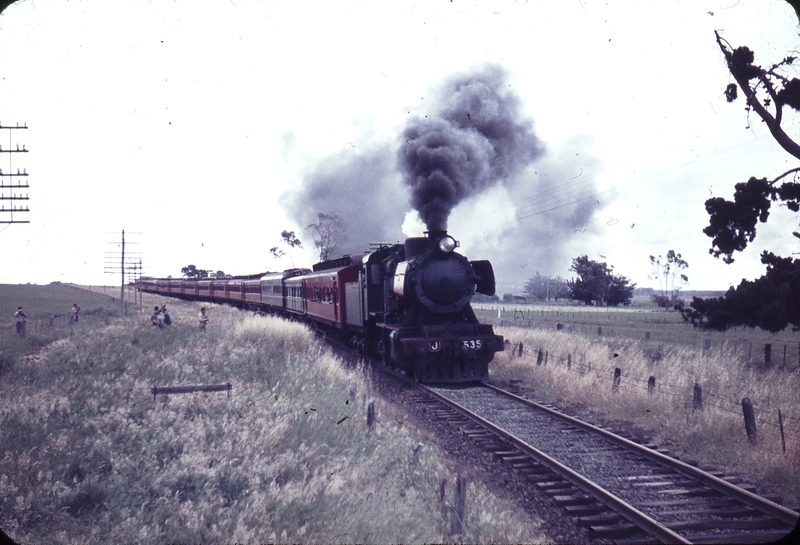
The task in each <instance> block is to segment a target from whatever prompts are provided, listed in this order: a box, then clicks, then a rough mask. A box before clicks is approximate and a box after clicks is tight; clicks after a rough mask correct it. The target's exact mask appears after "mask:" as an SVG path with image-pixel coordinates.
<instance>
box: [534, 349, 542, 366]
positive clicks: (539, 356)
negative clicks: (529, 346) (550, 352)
mask: <svg viewBox="0 0 800 545" xmlns="http://www.w3.org/2000/svg"><path fill="white" fill-rule="evenodd" d="M542 360H544V352H542V349H541V348H540V349H539V353H538V354H537V355H536V365H541V364H542Z"/></svg>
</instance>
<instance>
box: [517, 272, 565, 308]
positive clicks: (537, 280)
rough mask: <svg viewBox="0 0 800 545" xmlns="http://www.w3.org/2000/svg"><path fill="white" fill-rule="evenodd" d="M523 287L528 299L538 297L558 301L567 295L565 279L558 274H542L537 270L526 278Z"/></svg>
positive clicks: (540, 299) (541, 299) (542, 299)
mask: <svg viewBox="0 0 800 545" xmlns="http://www.w3.org/2000/svg"><path fill="white" fill-rule="evenodd" d="M523 289H524V290H525V295H527V296H528V298H529V299H538V300H539V301H549V300H550V299H555V300H556V301H558V300H559V299H566V298H568V297H569V287H568V286H567V281H566V280H564V279H563V278H561V277H560V276H556V277H550V276H544V275H542V274H540V273H539V272H538V271H537V272H536V274H535V275H533V276H532V277H531V278H529V279H528V281H527V282H526V283H525V287H524V288H523Z"/></svg>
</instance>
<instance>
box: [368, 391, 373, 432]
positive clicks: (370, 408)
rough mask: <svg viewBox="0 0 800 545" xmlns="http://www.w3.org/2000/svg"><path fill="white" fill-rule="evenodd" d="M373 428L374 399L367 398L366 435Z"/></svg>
mask: <svg viewBox="0 0 800 545" xmlns="http://www.w3.org/2000/svg"><path fill="white" fill-rule="evenodd" d="M374 427H375V399H374V398H372V397H371V398H369V401H367V433H369V432H371V431H372V429H373V428H374Z"/></svg>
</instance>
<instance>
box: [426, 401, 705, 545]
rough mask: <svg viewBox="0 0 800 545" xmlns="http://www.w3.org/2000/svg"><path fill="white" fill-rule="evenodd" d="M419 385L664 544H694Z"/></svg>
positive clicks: (468, 411) (570, 470)
mask: <svg viewBox="0 0 800 545" xmlns="http://www.w3.org/2000/svg"><path fill="white" fill-rule="evenodd" d="M418 386H420V387H421V388H422V389H423V390H424V391H425V392H426V393H428V394H430V395H431V396H433V397H435V398H436V399H438V400H440V401H441V402H443V403H445V404H446V405H448V406H449V407H452V408H453V409H455V410H456V411H458V412H459V413H461V414H462V415H464V416H465V417H467V418H469V419H470V420H472V421H474V422H477V423H479V424H480V425H481V426H484V427H486V428H488V429H490V430H491V431H492V432H494V433H496V434H498V435H500V436H501V437H503V438H505V439H507V440H508V441H510V442H512V443H513V444H514V445H516V446H517V448H519V449H520V450H522V451H524V452H526V453H528V454H529V455H531V456H533V457H534V458H535V459H537V460H538V461H540V462H541V463H542V464H544V465H545V466H547V467H548V468H550V469H551V470H552V471H554V472H556V473H557V474H559V475H561V476H563V477H564V478H566V479H567V480H568V481H570V482H571V483H572V484H574V485H575V486H577V487H578V488H580V489H581V490H583V491H584V492H586V493H587V494H590V495H591V496H592V497H593V498H595V499H596V500H598V501H599V502H601V503H602V504H604V505H606V506H608V507H609V508H611V509H612V510H614V511H615V512H617V513H618V514H620V515H621V516H622V517H624V518H625V519H627V520H628V521H630V522H631V523H633V524H634V525H635V526H637V527H639V528H641V529H642V530H644V531H645V532H647V533H648V534H649V535H651V536H653V537H655V538H656V539H658V540H659V541H660V542H661V543H683V544H689V543H691V542H690V541H687V540H686V539H685V538H684V537H682V536H681V535H679V534H676V533H675V532H673V531H672V530H670V529H669V528H667V527H666V526H664V525H662V524H660V523H659V522H657V521H656V520H655V519H653V518H651V517H650V516H648V515H646V514H645V513H642V512H641V511H639V510H638V509H636V508H635V507H633V506H632V505H630V504H629V503H627V502H626V501H624V500H623V499H621V498H619V497H618V496H616V495H614V494H612V493H611V492H609V491H607V490H605V489H604V488H602V487H600V486H599V485H597V484H596V483H594V482H592V481H590V480H589V479H587V478H586V477H584V476H583V475H580V474H579V473H576V472H575V471H573V470H572V469H570V468H568V467H567V466H565V465H563V464H561V463H560V462H558V461H556V460H554V459H553V458H551V457H550V456H548V455H547V454H545V453H544V452H541V451H540V450H538V449H537V448H535V447H533V446H531V445H529V444H528V443H526V442H525V441H523V440H522V439H520V438H518V437H516V436H514V435H512V434H510V433H509V432H507V431H505V430H503V429H502V428H499V427H497V426H496V425H495V424H492V423H491V422H489V421H487V420H485V419H484V418H481V417H480V416H478V415H477V414H475V413H473V412H472V411H470V410H469V409H467V408H465V407H462V406H461V405H459V404H458V403H456V402H455V401H453V400H451V399H448V398H446V397H445V396H443V395H441V394H439V393H438V392H436V391H434V390H431V389H430V388H428V387H427V386H424V385H418Z"/></svg>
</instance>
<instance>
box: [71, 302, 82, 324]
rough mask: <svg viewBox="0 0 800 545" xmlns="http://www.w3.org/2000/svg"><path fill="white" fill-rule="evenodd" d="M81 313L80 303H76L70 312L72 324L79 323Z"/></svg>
mask: <svg viewBox="0 0 800 545" xmlns="http://www.w3.org/2000/svg"><path fill="white" fill-rule="evenodd" d="M80 311H81V307H79V306H78V303H75V304H74V305H72V309H71V310H70V317H69V320H70V321H71V322H77V321H78V314H79V313H80Z"/></svg>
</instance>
